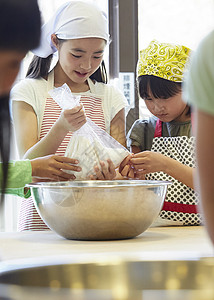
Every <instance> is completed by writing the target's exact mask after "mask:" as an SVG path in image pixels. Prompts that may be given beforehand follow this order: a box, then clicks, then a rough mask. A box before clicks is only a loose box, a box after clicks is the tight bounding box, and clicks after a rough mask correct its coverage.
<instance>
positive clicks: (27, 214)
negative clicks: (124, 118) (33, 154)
mask: <svg viewBox="0 0 214 300" xmlns="http://www.w3.org/2000/svg"><path fill="white" fill-rule="evenodd" d="M53 88H54V72H53V71H52V72H51V73H50V74H49V76H48V80H47V97H46V102H45V109H44V115H43V120H42V124H41V128H40V133H39V139H42V138H43V137H44V136H45V135H46V134H47V133H48V132H49V130H50V129H51V127H52V126H53V124H54V123H55V122H56V120H57V119H58V118H59V116H60V114H61V111H62V109H61V108H60V106H59V105H58V104H57V103H56V102H55V101H54V100H53V98H52V97H50V95H49V94H48V92H49V91H50V90H51V89H53ZM89 88H90V91H91V93H88V94H83V95H81V99H80V101H81V102H82V103H83V105H84V109H85V113H86V115H87V117H89V118H90V119H91V120H92V121H94V122H95V123H96V124H97V125H98V126H99V127H100V128H102V129H103V130H106V126H105V118H104V112H103V107H102V101H103V99H102V98H101V96H100V95H99V96H97V95H96V94H94V93H93V92H94V89H93V84H92V85H91V84H90V83H89ZM71 135H72V133H71V132H69V133H68V134H67V135H66V136H65V138H64V140H63V141H62V143H61V145H60V146H59V148H58V149H57V152H56V154H57V155H62V156H63V155H64V154H65V151H66V148H67V145H68V143H69V141H70V137H71ZM24 230H49V227H48V226H47V225H46V224H45V223H44V222H43V220H42V219H41V218H40V216H39V214H38V213H37V210H36V208H35V206H34V203H33V199H32V197H29V198H28V199H24V198H23V199H22V201H21V207H20V213H19V220H18V231H24Z"/></svg>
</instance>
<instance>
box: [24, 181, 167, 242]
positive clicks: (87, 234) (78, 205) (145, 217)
mask: <svg viewBox="0 0 214 300" xmlns="http://www.w3.org/2000/svg"><path fill="white" fill-rule="evenodd" d="M168 184H169V182H164V181H148V180H118V181H92V180H90V181H69V182H52V183H50V182H48V183H47V182H45V183H44V182H42V183H34V184H30V185H29V187H30V188H31V192H32V195H33V198H34V202H35V205H36V208H37V210H38V212H39V214H40V216H41V217H42V219H43V220H44V221H45V223H46V224H47V225H48V226H49V227H50V228H51V229H52V230H54V231H55V232H57V233H58V234H59V235H61V236H63V237H65V238H67V239H78V240H112V239H126V238H132V237H135V236H137V235H139V234H140V233H142V232H143V231H145V230H146V229H147V228H148V227H149V226H150V225H151V224H152V223H153V221H154V220H155V219H156V218H157V216H158V214H159V212H160V210H161V208H162V205H163V202H164V199H165V195H166V191H167V186H168Z"/></svg>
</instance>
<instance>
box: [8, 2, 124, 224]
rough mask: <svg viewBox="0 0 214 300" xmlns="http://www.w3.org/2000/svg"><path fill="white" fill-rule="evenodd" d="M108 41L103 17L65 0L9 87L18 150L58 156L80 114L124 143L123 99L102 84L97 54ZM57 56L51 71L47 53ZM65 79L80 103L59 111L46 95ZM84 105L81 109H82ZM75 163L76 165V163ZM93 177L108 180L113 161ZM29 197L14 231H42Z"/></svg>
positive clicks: (81, 119)
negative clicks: (24, 75)
mask: <svg viewBox="0 0 214 300" xmlns="http://www.w3.org/2000/svg"><path fill="white" fill-rule="evenodd" d="M108 42H109V34H108V20H107V18H106V15H105V13H104V12H102V11H101V10H100V9H99V8H98V7H97V6H95V5H94V4H93V3H91V2H90V1H80V0H79V1H76V0H73V1H70V2H68V3H66V4H64V5H63V6H61V7H60V8H59V9H58V11H57V12H56V13H55V14H54V16H53V17H52V18H51V19H50V20H49V21H48V22H47V23H46V24H44V25H43V27H42V38H41V44H40V46H39V47H38V48H37V49H35V50H34V51H33V52H34V54H35V56H34V58H33V61H32V62H31V64H30V66H29V69H28V73H27V78H26V79H25V80H23V81H21V82H20V83H18V84H17V85H16V86H15V87H14V88H13V91H12V95H11V97H12V100H13V105H12V107H13V118H14V125H15V126H14V127H15V134H16V140H17V144H18V149H19V153H20V155H21V156H22V157H24V158H35V157H38V156H44V155H48V154H53V153H56V154H58V155H64V153H65V150H66V147H67V145H68V143H69V140H70V137H71V135H72V132H74V131H76V130H78V129H79V128H80V127H81V126H82V125H83V124H85V122H86V116H87V117H89V118H90V119H91V120H92V121H94V122H95V123H96V124H97V125H98V126H100V127H101V128H102V129H104V130H106V131H107V132H108V133H109V134H110V135H111V136H113V137H114V138H115V139H116V140H117V141H119V142H120V143H121V144H122V145H125V112H124V108H125V106H126V99H125V97H124V96H123V95H122V94H121V93H120V92H119V91H118V90H117V89H115V88H114V87H113V86H110V85H109V84H107V78H106V72H105V65H104V62H103V54H104V50H105V47H106V45H107V43H108ZM54 53H56V54H57V56H58V59H57V63H56V65H55V66H54V67H53V68H52V70H51V66H52V64H51V62H52V58H53V54H54ZM64 83H66V84H67V85H68V86H69V88H70V89H71V91H72V93H73V94H78V95H81V100H80V102H81V105H80V106H77V107H75V108H73V109H68V110H64V111H62V110H61V108H60V107H59V106H58V104H57V103H56V102H55V101H54V100H53V98H52V97H51V96H50V95H49V94H48V92H49V91H50V90H52V89H53V88H54V87H60V86H62V85H63V84H64ZM83 106H84V109H83ZM80 167H81V166H80ZM96 175H97V178H98V179H113V178H114V176H115V168H114V165H113V164H112V163H111V162H109V163H108V165H104V164H101V169H99V168H98V167H97V168H96ZM45 229H48V227H47V226H46V225H45V224H44V222H43V221H42V220H41V218H40V217H39V215H38V214H37V212H36V210H35V207H34V205H33V202H32V200H29V199H28V200H27V201H26V200H24V199H23V201H22V207H21V214H20V222H19V230H45Z"/></svg>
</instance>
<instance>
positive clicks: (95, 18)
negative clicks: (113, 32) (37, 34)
mask: <svg viewBox="0 0 214 300" xmlns="http://www.w3.org/2000/svg"><path fill="white" fill-rule="evenodd" d="M53 33H55V34H56V35H57V37H58V38H59V39H65V40H70V39H81V38H89V37H93V38H101V39H104V40H106V41H107V42H108V41H109V34H108V20H107V16H106V14H105V13H104V12H103V11H101V10H100V9H99V7H98V6H96V5H95V4H94V3H92V2H90V1H83V0H79V1H78V0H72V1H70V2H67V3H65V4H64V5H62V6H61V7H60V8H59V9H58V10H57V11H56V13H55V14H54V15H53V16H52V18H51V19H50V20H49V21H48V22H47V23H45V24H44V25H43V26H42V34H41V41H40V46H39V47H38V48H37V49H34V50H33V51H32V52H33V53H34V54H35V55H37V56H39V57H43V58H46V57H48V56H49V55H50V54H53V53H54V52H56V51H57V49H56V48H55V47H54V45H53V44H52V41H51V35H52V34H53Z"/></svg>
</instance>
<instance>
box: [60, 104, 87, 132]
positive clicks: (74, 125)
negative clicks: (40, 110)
mask: <svg viewBox="0 0 214 300" xmlns="http://www.w3.org/2000/svg"><path fill="white" fill-rule="evenodd" d="M85 123H86V114H85V111H84V108H83V105H82V104H80V105H79V106H76V107H74V108H72V109H65V110H63V111H62V112H61V115H60V117H59V119H58V120H57V124H58V125H59V126H61V127H62V128H63V129H65V130H66V131H72V132H74V131H76V130H78V129H80V128H81V127H82V126H83V125H84V124H85Z"/></svg>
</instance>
